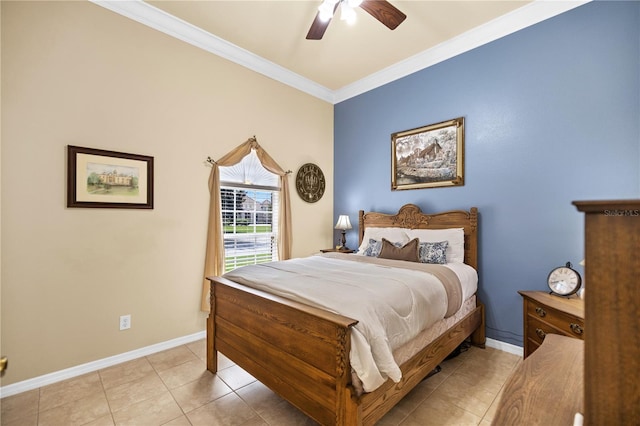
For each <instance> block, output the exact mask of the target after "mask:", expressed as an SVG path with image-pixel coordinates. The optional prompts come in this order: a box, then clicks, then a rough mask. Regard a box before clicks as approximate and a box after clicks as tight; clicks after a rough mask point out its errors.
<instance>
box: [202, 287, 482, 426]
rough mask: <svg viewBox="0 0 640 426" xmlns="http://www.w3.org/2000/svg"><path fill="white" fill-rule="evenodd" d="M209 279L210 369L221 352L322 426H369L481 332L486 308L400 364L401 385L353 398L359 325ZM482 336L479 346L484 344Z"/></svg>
mask: <svg viewBox="0 0 640 426" xmlns="http://www.w3.org/2000/svg"><path fill="white" fill-rule="evenodd" d="M209 280H210V281H211V313H210V315H209V318H208V320H207V368H208V370H209V371H211V372H213V373H215V372H216V371H217V352H218V351H219V352H221V353H223V354H224V355H225V356H227V357H228V358H229V359H231V360H232V361H234V362H235V363H236V364H237V365H238V366H240V367H241V368H243V369H244V370H246V371H247V372H248V373H249V374H251V375H252V376H254V377H255V378H256V379H258V380H259V381H260V382H262V383H263V384H264V385H266V386H267V387H269V388H270V389H272V390H273V391H274V392H276V393H278V394H279V395H280V396H282V397H283V398H285V399H286V400H287V401H289V402H291V403H292V404H293V405H295V406H296V407H298V408H299V409H300V410H301V411H303V412H304V413H306V414H307V415H309V416H310V417H312V418H313V419H315V420H316V421H318V422H319V423H321V424H323V425H373V424H374V423H375V422H376V421H378V420H379V419H380V418H382V416H384V414H386V413H387V412H388V411H389V410H390V409H391V408H392V407H393V406H394V405H395V404H396V403H397V402H398V401H400V399H401V398H402V397H403V396H405V395H406V394H407V393H408V392H409V391H410V390H411V389H412V388H413V387H414V386H415V385H417V384H418V383H419V382H420V381H421V380H422V379H423V378H424V377H426V375H427V374H428V373H429V372H430V371H431V370H433V369H434V368H435V367H436V365H437V364H438V363H440V362H442V360H444V359H445V357H446V356H447V355H448V354H449V353H451V352H452V351H453V350H454V349H455V348H456V346H458V345H459V344H460V343H462V341H463V340H465V339H466V338H467V337H468V336H469V335H471V334H472V333H474V331H476V330H480V329H482V330H484V307H483V306H482V305H479V306H478V307H477V308H476V309H475V310H474V311H472V312H471V313H470V314H469V315H467V316H466V317H465V318H464V319H463V320H462V321H461V322H459V323H458V324H457V325H456V326H454V327H453V328H452V329H450V330H449V331H448V332H447V333H446V334H445V335H443V336H441V337H439V338H438V339H436V340H435V341H434V342H433V343H432V344H431V345H429V346H428V347H427V348H425V349H424V350H423V351H422V352H420V353H419V354H417V355H415V356H414V357H413V358H411V359H410V360H409V361H407V362H406V363H405V364H403V365H402V366H401V369H402V372H403V378H402V381H401V382H400V383H393V382H392V381H390V380H389V381H387V382H386V383H385V384H384V385H383V386H381V387H380V388H378V389H377V390H376V391H374V392H371V393H366V394H364V395H362V396H361V397H357V396H356V395H355V393H354V390H353V387H352V386H351V384H350V383H351V367H350V364H349V351H350V337H351V327H352V326H354V325H355V324H356V323H357V321H356V320H353V319H351V318H347V317H344V316H341V315H337V314H332V313H330V312H326V311H323V310H321V309H316V308H314V307H311V306H308V305H304V304H301V303H297V302H294V301H291V300H288V299H285V298H281V297H278V296H274V295H271V294H268V293H265V292H262V291H259V290H255V289H251V288H248V287H245V286H242V285H239V284H237V283H234V282H232V281H229V280H227V279H225V278H221V277H210V278H209ZM483 333H484V331H482V336H481V337H478V339H480V338H481V339H484V334H483ZM476 334H478V332H477V331H476ZM476 340H477V339H476ZM476 343H478V342H476ZM482 343H483V342H482Z"/></svg>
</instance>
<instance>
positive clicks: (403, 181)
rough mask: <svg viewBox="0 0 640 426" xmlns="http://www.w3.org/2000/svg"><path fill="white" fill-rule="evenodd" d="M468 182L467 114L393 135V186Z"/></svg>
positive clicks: (393, 188) (423, 186)
mask: <svg viewBox="0 0 640 426" xmlns="http://www.w3.org/2000/svg"><path fill="white" fill-rule="evenodd" d="M462 185H464V117H460V118H455V119H453V120H449V121H443V122H442V123H436V124H430V125H428V126H424V127H420V128H418V129H412V130H405V131H403V132H397V133H393V134H392V135H391V189H392V190H400V189H419V188H434V187H440V186H462Z"/></svg>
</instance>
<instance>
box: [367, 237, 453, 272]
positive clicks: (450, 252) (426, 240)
mask: <svg viewBox="0 0 640 426" xmlns="http://www.w3.org/2000/svg"><path fill="white" fill-rule="evenodd" d="M405 232H406V233H407V235H408V236H409V239H410V240H412V239H414V238H417V239H419V240H420V242H421V243H437V242H439V241H449V246H448V247H447V251H446V256H447V263H464V228H448V229H405ZM367 241H368V240H367Z"/></svg>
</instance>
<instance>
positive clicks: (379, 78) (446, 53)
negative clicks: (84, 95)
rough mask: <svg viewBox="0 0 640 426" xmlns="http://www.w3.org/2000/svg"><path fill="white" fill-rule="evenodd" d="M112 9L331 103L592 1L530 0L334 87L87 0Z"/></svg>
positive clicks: (185, 30)
mask: <svg viewBox="0 0 640 426" xmlns="http://www.w3.org/2000/svg"><path fill="white" fill-rule="evenodd" d="M90 1H91V2H92V3H94V4H96V5H98V6H102V7H104V8H106V9H108V10H111V11H112V12H115V13H118V14H120V15H122V16H125V17H127V18H129V19H132V20H134V21H137V22H139V23H141V24H144V25H146V26H148V27H151V28H153V29H156V30H158V31H160V32H163V33H165V34H167V35H169V36H171V37H175V38H177V39H179V40H182V41H184V42H186V43H189V44H191V45H193V46H196V47H198V48H200V49H203V50H205V51H207V52H210V53H213V54H214V55H217V56H220V57H222V58H225V59H227V60H229V61H231V62H234V63H236V64H238V65H241V66H243V67H245V68H248V69H250V70H253V71H255V72H257V73H260V74H262V75H264V76H266V77H269V78H271V79H274V80H276V81H279V82H281V83H283V84H286V85H288V86H291V87H293V88H295V89H298V90H300V91H302V92H305V93H307V94H309V95H312V96H315V97H316V98H319V99H321V100H324V101H326V102H329V103H331V104H336V103H338V102H342V101H345V100H347V99H349V98H352V97H354V96H357V95H360V94H362V93H364V92H367V91H369V90H372V89H375V88H377V87H380V86H383V85H385V84H387V83H390V82H392V81H395V80H397V79H399V78H402V77H405V76H407V75H409V74H413V73H414V72H416V71H420V70H423V69H425V68H428V67H430V66H432V65H435V64H437V63H439V62H442V61H445V60H447V59H450V58H452V57H454V56H457V55H460V54H461V53H464V52H467V51H469V50H472V49H475V48H476V47H479V46H482V45H483V44H487V43H490V42H492V41H494V40H497V39H499V38H502V37H504V36H506V35H509V34H512V33H514V32H516V31H519V30H521V29H523V28H526V27H529V26H531V25H534V24H537V23H539V22H542V21H544V20H546V19H549V18H552V17H554V16H556V15H559V14H561V13H564V12H567V11H569V10H571V9H574V8H576V7H578V6H582V5H583V4H585V3H589V2H590V1H592V0H564V1H548V0H535V1H533V2H531V3H528V4H526V5H525V6H523V7H521V8H518V9H516V10H514V11H512V12H510V13H507V14H506V15H503V16H501V17H499V18H496V19H494V20H492V21H490V22H487V23H486V24H484V25H481V26H479V27H476V28H474V29H472V30H469V31H467V32H465V33H463V34H461V35H459V36H457V37H455V38H452V39H451V40H447V41H446V42H443V43H441V44H439V45H437V46H435V47H433V48H431V49H427V50H425V51H423V52H420V53H418V54H416V55H414V56H412V57H410V58H407V59H405V60H403V61H400V62H398V63H396V64H394V65H391V66H389V67H387V68H384V69H382V70H380V71H378V72H376V73H373V74H371V75H369V76H367V77H365V78H363V79H361V80H358V81H356V82H354V83H352V84H349V85H347V86H344V87H342V88H340V89H338V90H330V89H328V88H326V87H325V86H322V85H321V84H318V83H316V82H315V81H312V80H310V79H308V78H306V77H303V76H301V75H300V74H296V73H294V72H292V71H290V70H288V69H286V68H284V67H282V66H280V65H278V64H276V63H273V62H271V61H268V60H266V59H264V58H262V57H260V56H258V55H256V54H254V53H251V52H249V51H248V50H246V49H243V48H241V47H239V46H236V45H235V44H232V43H229V42H228V41H226V40H223V39H221V38H220V37H217V36H215V35H213V34H211V33H208V32H206V31H204V30H203V29H201V28H198V27H196V26H195V25H192V24H190V23H188V22H186V21H183V20H182V19H179V18H177V17H175V16H173V15H170V14H168V13H166V12H164V11H163V10H161V9H158V8H156V7H154V6H152V5H150V4H148V3H145V2H144V1H142V0H131V1H113V0H90Z"/></svg>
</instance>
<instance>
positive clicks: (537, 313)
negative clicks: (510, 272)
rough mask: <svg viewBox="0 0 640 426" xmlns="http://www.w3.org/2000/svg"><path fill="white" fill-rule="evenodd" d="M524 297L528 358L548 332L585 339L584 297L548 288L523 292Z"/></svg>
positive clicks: (525, 341)
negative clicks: (551, 292)
mask: <svg viewBox="0 0 640 426" xmlns="http://www.w3.org/2000/svg"><path fill="white" fill-rule="evenodd" d="M518 293H520V295H521V296H522V300H523V303H524V305H523V308H522V311H523V317H524V357H525V358H526V357H528V356H529V355H531V354H532V353H533V351H535V350H536V349H538V347H539V346H540V345H541V344H542V341H543V340H544V337H545V336H546V335H547V334H550V333H551V334H559V335H562V336H568V337H575V338H577V339H581V340H584V300H582V299H580V298H579V297H577V296H575V295H573V296H571V297H562V296H555V295H552V294H549V293H547V292H544V291H519V292H518Z"/></svg>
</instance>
